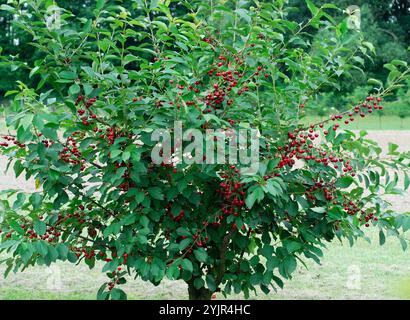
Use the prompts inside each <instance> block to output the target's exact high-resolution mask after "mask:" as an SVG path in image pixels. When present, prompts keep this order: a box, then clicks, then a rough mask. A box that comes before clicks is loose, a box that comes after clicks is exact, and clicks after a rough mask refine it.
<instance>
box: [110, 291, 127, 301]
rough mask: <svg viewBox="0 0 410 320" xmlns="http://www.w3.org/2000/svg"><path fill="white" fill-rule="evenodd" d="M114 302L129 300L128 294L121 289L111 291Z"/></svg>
mask: <svg viewBox="0 0 410 320" xmlns="http://www.w3.org/2000/svg"><path fill="white" fill-rule="evenodd" d="M111 299H112V300H127V294H126V293H125V292H124V291H123V290H122V289H119V288H114V289H112V290H111Z"/></svg>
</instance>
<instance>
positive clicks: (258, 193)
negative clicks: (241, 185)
mask: <svg viewBox="0 0 410 320" xmlns="http://www.w3.org/2000/svg"><path fill="white" fill-rule="evenodd" d="M264 197H265V194H264V192H263V189H262V188H261V187H259V186H258V187H256V188H255V189H254V190H253V191H252V192H251V193H250V194H248V196H247V197H246V200H245V203H246V206H247V207H248V208H249V209H252V207H253V205H254V204H255V201H256V200H258V202H260V201H261V200H263V198H264Z"/></svg>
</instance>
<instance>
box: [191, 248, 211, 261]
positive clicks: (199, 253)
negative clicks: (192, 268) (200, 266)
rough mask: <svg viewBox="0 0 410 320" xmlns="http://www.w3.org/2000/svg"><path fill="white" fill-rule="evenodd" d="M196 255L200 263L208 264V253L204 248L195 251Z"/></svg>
mask: <svg viewBox="0 0 410 320" xmlns="http://www.w3.org/2000/svg"><path fill="white" fill-rule="evenodd" d="M194 255H195V258H196V259H197V260H198V261H199V262H206V260H207V258H208V254H207V253H206V251H205V249H204V248H198V249H196V250H194Z"/></svg>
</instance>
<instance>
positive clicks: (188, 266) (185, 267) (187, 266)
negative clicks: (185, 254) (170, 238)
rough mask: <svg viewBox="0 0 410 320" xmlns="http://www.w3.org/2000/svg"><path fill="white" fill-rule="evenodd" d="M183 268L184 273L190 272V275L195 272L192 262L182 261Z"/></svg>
mask: <svg viewBox="0 0 410 320" xmlns="http://www.w3.org/2000/svg"><path fill="white" fill-rule="evenodd" d="M181 267H182V269H183V270H184V271H188V272H190V273H192V271H194V266H193V265H192V262H191V261H190V260H188V259H183V260H182V261H181Z"/></svg>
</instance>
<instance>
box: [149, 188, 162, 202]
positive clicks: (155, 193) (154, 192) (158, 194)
mask: <svg viewBox="0 0 410 320" xmlns="http://www.w3.org/2000/svg"><path fill="white" fill-rule="evenodd" d="M148 193H149V194H150V196H151V197H152V198H154V199H156V200H164V195H163V193H162V190H161V188H159V187H152V188H149V189H148Z"/></svg>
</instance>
